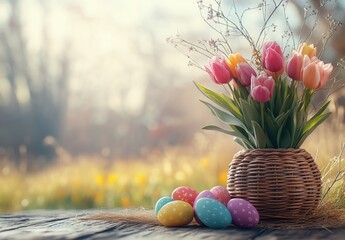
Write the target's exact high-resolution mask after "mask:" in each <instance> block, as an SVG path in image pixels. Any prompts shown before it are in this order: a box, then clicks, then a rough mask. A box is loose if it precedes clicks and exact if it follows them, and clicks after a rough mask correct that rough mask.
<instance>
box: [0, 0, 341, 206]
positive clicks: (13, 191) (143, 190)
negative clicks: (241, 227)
mask: <svg viewBox="0 0 345 240" xmlns="http://www.w3.org/2000/svg"><path fill="white" fill-rule="evenodd" d="M224 2H225V1H224ZM230 2H231V3H228V4H233V3H232V1H230ZM234 2H236V4H237V5H238V6H239V7H241V6H242V7H244V6H243V4H245V3H246V1H234ZM268 2H269V1H268ZM321 2H322V1H321ZM310 5H311V6H313V7H316V8H319V7H320V1H317V0H315V1H310ZM329 6H330V7H329V9H327V7H325V8H322V9H323V10H322V11H321V13H320V16H321V17H320V23H319V24H318V25H317V27H316V29H315V34H314V35H313V36H312V39H311V42H313V40H315V41H316V40H317V39H318V38H320V36H321V34H322V33H323V32H326V31H327V29H328V28H329V23H328V21H327V14H328V13H329V12H330V11H331V14H332V16H333V17H335V18H336V19H338V20H340V21H343V22H344V20H345V15H344V12H345V2H344V1H335V2H332V3H330V4H329ZM288 10H289V13H290V14H292V16H291V19H293V22H294V24H292V26H293V27H294V26H295V28H294V29H293V30H296V31H297V30H299V28H298V27H297V26H300V25H301V23H302V22H303V15H304V12H305V4H304V2H303V3H301V1H296V2H295V1H290V7H289V9H288ZM277 16H279V15H277ZM274 21H275V20H274ZM276 21H277V22H279V21H281V19H279V18H277V19H276ZM253 24H255V23H253ZM252 27H253V28H254V29H255V25H252ZM304 28H305V29H303V31H304V32H306V33H307V32H310V30H311V28H312V25H308V24H305V25H304ZM177 32H179V33H181V34H183V36H184V37H185V38H187V39H190V40H191V41H197V40H198V39H209V38H210V29H209V28H208V27H207V25H206V24H205V23H204V22H203V21H202V19H201V18H200V14H199V9H198V7H197V3H196V2H195V1H192V0H191V1H181V2H176V1H170V0H152V1H149V2H148V1H144V0H130V1H117V0H112V1H111V0H107V1H102V3H100V2H97V1H92V0H59V1H57V0H26V1H25V0H0V184H1V185H0V186H1V189H0V212H8V211H17V210H21V209H31V208H57V207H63V208H86V207H117V206H125V207H126V206H132V205H136V206H149V207H150V206H152V202H153V201H154V200H156V199H157V198H158V197H160V196H162V195H164V194H165V195H167V194H168V195H169V192H170V191H171V190H172V189H173V188H174V187H176V186H178V185H182V184H185V185H187V184H189V185H190V186H192V187H195V188H197V189H198V190H202V189H203V188H207V187H211V186H213V185H216V184H223V185H224V184H225V181H226V171H227V164H228V163H229V160H230V159H231V156H232V155H233V154H234V153H235V152H236V151H237V150H239V149H240V148H239V147H237V146H236V145H235V143H234V142H233V141H232V140H231V139H229V138H227V137H224V136H221V135H220V134H216V133H210V132H203V131H201V130H200V129H201V127H202V126H204V125H206V124H209V123H212V122H216V121H215V119H214V118H213V117H212V116H211V114H210V113H209V112H208V110H207V109H206V108H205V107H204V106H202V104H200V103H199V101H198V99H199V98H201V94H200V93H199V92H198V91H197V90H196V88H195V87H194V85H193V82H192V81H195V80H196V81H200V82H207V81H209V80H208V78H207V76H206V74H204V73H203V72H202V71H200V70H198V69H196V68H192V67H187V64H188V59H187V58H185V57H184V56H183V55H181V54H180V53H179V52H178V51H177V50H176V49H174V47H173V46H171V45H169V44H168V43H167V41H166V38H167V37H169V36H171V35H174V34H176V33H177ZM344 38H345V28H344V27H342V28H341V29H339V31H338V32H337V33H336V34H335V35H334V37H333V38H332V39H331V40H330V42H329V44H328V48H327V49H326V52H325V54H324V60H325V61H330V62H332V63H333V64H336V61H337V60H338V59H339V58H340V57H343V56H344V55H345V42H344ZM241 48H243V46H241V44H240V43H239V44H238V51H241ZM205 62H206V61H205ZM343 93H344V91H342V90H340V91H338V92H337V93H336V94H334V95H333V105H332V109H331V110H332V111H333V112H334V113H335V114H333V117H332V119H330V120H329V121H328V123H327V124H326V125H325V126H324V127H322V128H320V130H318V131H317V132H316V133H315V134H314V136H313V137H312V139H311V140H310V141H309V142H307V143H306V146H305V147H306V148H308V150H310V152H311V153H312V154H313V155H314V156H315V155H317V156H319V159H321V160H320V165H321V166H322V165H323V164H326V163H327V161H329V160H330V159H331V158H332V157H333V156H334V155H336V154H337V153H338V151H339V146H340V145H341V142H342V141H343V137H344V134H343V121H344V104H345V97H344V96H343ZM330 132H331V133H332V134H333V135H330ZM330 136H333V137H330ZM330 138H331V141H330ZM315 139H318V141H317V144H315V143H314V144H313V141H315ZM318 163H319V162H318ZM205 173H207V174H209V177H207V178H206V180H205V178H204V176H205Z"/></svg>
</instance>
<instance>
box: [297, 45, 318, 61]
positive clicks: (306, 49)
mask: <svg viewBox="0 0 345 240" xmlns="http://www.w3.org/2000/svg"><path fill="white" fill-rule="evenodd" d="M298 53H300V54H302V55H307V56H308V57H309V58H313V57H315V56H316V47H314V44H310V45H307V44H306V43H303V44H301V45H300V46H299V48H298Z"/></svg>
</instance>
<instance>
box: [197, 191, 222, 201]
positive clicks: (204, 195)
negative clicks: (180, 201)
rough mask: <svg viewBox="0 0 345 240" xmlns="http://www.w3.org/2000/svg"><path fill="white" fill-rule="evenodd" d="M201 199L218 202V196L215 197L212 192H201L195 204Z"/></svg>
mask: <svg viewBox="0 0 345 240" xmlns="http://www.w3.org/2000/svg"><path fill="white" fill-rule="evenodd" d="M201 198H212V199H215V200H217V198H216V196H214V195H213V193H212V192H211V191H210V190H204V191H202V192H200V193H199V194H198V196H197V197H196V198H195V201H194V203H196V202H197V201H198V200H199V199H201Z"/></svg>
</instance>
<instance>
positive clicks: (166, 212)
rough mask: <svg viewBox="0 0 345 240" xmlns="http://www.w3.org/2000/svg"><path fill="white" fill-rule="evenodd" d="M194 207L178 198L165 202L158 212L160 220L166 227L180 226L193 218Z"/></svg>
mask: <svg viewBox="0 0 345 240" xmlns="http://www.w3.org/2000/svg"><path fill="white" fill-rule="evenodd" d="M193 217H194V210H193V207H192V206H191V205H190V204H189V203H187V202H184V201H180V200H176V201H173V202H169V203H167V204H165V205H164V206H163V207H162V208H161V209H160V210H159V212H158V214H157V219H158V221H159V222H160V223H161V224H162V225H164V226H166V227H180V226H184V225H187V224H188V223H190V222H191V221H192V220H193Z"/></svg>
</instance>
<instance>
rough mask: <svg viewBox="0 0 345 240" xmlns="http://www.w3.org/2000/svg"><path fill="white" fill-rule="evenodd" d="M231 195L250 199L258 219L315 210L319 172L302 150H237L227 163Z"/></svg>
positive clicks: (319, 178) (297, 215) (318, 194)
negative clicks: (258, 215)
mask: <svg viewBox="0 0 345 240" xmlns="http://www.w3.org/2000/svg"><path fill="white" fill-rule="evenodd" d="M227 188H228V191H229V192H230V194H231V196H232V198H235V197H239V198H244V199H247V200H248V201H250V202H251V203H252V204H253V205H254V206H255V207H256V208H257V209H258V211H259V213H260V217H261V218H262V219H268V218H282V219H284V218H285V219H286V218H296V217H301V216H303V215H305V214H307V213H308V212H310V211H313V210H315V208H316V207H317V206H318V204H319V201H320V198H321V174H320V171H319V170H318V168H317V165H316V163H315V162H314V159H313V158H312V156H311V155H310V154H309V153H308V152H306V151H305V150H304V149H254V150H244V151H240V152H238V153H237V154H236V155H235V156H234V159H233V160H232V162H231V163H230V166H229V172H228V186H227Z"/></svg>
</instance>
